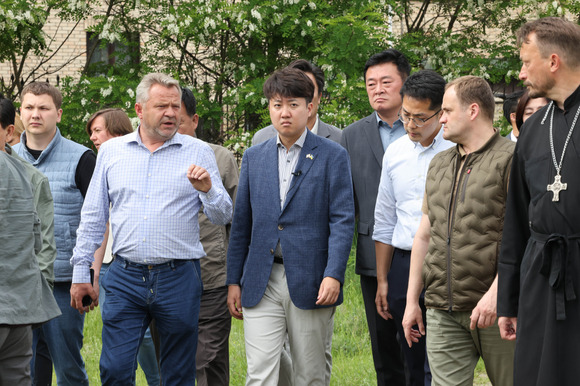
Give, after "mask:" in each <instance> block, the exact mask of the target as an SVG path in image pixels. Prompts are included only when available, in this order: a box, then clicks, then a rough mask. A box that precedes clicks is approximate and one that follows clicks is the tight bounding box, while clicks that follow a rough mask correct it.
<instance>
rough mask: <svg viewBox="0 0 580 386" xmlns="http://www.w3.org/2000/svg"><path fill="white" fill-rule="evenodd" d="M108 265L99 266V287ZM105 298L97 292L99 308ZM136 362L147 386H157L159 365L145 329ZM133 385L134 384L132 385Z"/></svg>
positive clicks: (101, 293)
mask: <svg viewBox="0 0 580 386" xmlns="http://www.w3.org/2000/svg"><path fill="white" fill-rule="evenodd" d="M110 265H111V264H110V263H108V264H103V265H102V266H101V273H100V274H99V287H100V286H101V280H102V277H103V274H104V273H105V272H106V271H107V270H108V269H109V267H110ZM106 299H107V296H106V294H105V291H104V290H101V291H99V306H100V307H101V309H102V308H103V304H105V300H106ZM137 361H138V362H139V365H140V366H141V369H142V370H143V373H144V374H145V378H146V379H147V384H148V385H149V386H158V385H159V381H160V378H159V365H158V363H157V354H156V353H155V345H154V344H153V339H152V338H151V331H150V330H149V329H147V331H145V336H144V337H143V342H141V346H139V354H138V355H137ZM133 384H134V383H133Z"/></svg>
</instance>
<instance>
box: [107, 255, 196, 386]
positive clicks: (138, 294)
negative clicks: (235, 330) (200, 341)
mask: <svg viewBox="0 0 580 386" xmlns="http://www.w3.org/2000/svg"><path fill="white" fill-rule="evenodd" d="M101 283H102V289H101V290H104V291H105V293H106V297H107V300H106V302H105V304H104V307H103V308H102V309H101V313H102V319H103V350H102V353H101V363H100V367H101V381H102V383H103V385H129V384H132V383H134V381H135V370H136V369H137V353H138V350H139V346H140V345H141V341H142V340H143V336H144V335H145V331H146V330H147V327H148V326H149V323H150V322H151V320H152V319H155V323H156V325H157V330H158V332H159V338H160V341H161V354H160V356H161V358H160V359H161V360H160V363H161V376H162V381H163V385H165V386H172V385H191V386H194V385H195V352H196V349H197V323H198V317H199V305H200V299H201V293H202V284H201V276H200V267H199V261H198V260H172V261H170V262H168V263H164V264H158V265H149V266H148V265H143V264H135V263H131V262H129V261H127V260H125V259H123V258H122V257H119V256H117V257H116V258H115V260H114V261H113V263H111V266H110V267H109V269H108V270H107V271H106V272H104V275H103V277H102V281H101Z"/></svg>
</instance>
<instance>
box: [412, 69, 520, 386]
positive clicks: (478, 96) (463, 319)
mask: <svg viewBox="0 0 580 386" xmlns="http://www.w3.org/2000/svg"><path fill="white" fill-rule="evenodd" d="M494 107H495V101H494V97H493V93H492V91H491V88H490V87H489V85H488V84H487V82H486V81H485V80H483V79H481V78H478V77H474V76H466V77H461V78H459V79H456V80H455V81H453V82H451V83H449V84H448V85H447V88H446V92H445V95H444V97H443V104H442V110H443V114H442V116H441V119H440V122H441V123H442V124H444V132H443V138H445V139H448V140H451V141H452V142H455V143H457V146H456V147H452V148H450V149H448V150H446V151H443V152H441V153H439V154H437V155H436V156H435V157H434V158H433V160H432V161H431V164H430V166H429V172H428V174H427V180H426V185H425V199H424V201H423V216H422V218H421V223H420V225H419V229H418V231H417V233H416V234H415V238H414V241H413V247H412V251H411V267H410V274H409V287H408V291H407V306H406V310H405V316H404V318H403V328H404V330H405V338H406V339H407V343H408V344H409V346H410V345H412V344H413V343H414V342H418V340H419V339H422V335H424V334H425V327H424V322H423V317H422V313H421V309H420V308H419V295H420V294H421V291H422V289H423V287H424V288H425V306H426V308H427V325H428V326H429V334H427V338H426V339H427V355H428V358H429V365H430V367H431V373H432V376H433V380H432V384H433V385H472V384H473V371H474V369H475V366H476V364H477V361H478V359H479V358H480V357H482V358H483V360H484V362H485V368H486V370H487V374H488V376H489V378H490V380H491V382H492V383H493V384H494V385H506V386H507V385H511V384H512V382H513V353H514V344H513V342H508V341H504V340H502V339H501V337H500V334H499V329H498V325H497V322H496V316H497V314H496V305H497V258H498V254H499V244H500V243H501V235H502V228H503V218H504V214H505V201H506V196H507V189H508V181H509V170H510V165H511V160H512V156H513V150H514V143H513V142H511V141H510V140H509V139H506V138H503V137H501V136H500V135H499V132H498V131H497V130H495V129H494V128H493V113H494ZM415 325H417V326H418V329H415V328H414V326H415Z"/></svg>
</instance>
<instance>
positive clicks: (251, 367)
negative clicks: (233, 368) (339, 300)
mask: <svg viewBox="0 0 580 386" xmlns="http://www.w3.org/2000/svg"><path fill="white" fill-rule="evenodd" d="M334 311H335V307H329V308H320V309H313V310H302V309H300V308H298V307H296V306H295V305H294V304H293V303H292V300H290V294H289V293H288V285H287V284H286V272H285V270H284V266H283V265H282V264H274V265H273V267H272V273H271V274H270V281H269V282H268V286H267V287H266V292H265V293H264V296H263V297H262V300H261V301H260V303H258V305H256V306H255V307H250V308H245V307H244V308H243V313H244V336H245V341H246V359H247V362H248V373H247V378H246V386H250V385H272V386H273V385H277V384H278V377H279V369H280V357H281V353H282V347H283V345H284V342H285V340H286V336H288V340H289V342H290V347H291V350H290V355H291V358H292V365H293V366H292V370H293V371H292V378H293V382H294V384H295V385H313V386H314V385H315V386H324V385H326V374H325V373H326V371H324V369H326V363H327V360H326V348H327V342H328V336H329V331H328V329H329V328H330V326H332V322H331V319H333V318H334ZM321 369H322V371H321Z"/></svg>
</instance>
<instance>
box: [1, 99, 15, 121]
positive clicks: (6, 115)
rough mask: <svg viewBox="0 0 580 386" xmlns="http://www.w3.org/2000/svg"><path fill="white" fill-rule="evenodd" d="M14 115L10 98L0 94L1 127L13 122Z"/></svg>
mask: <svg viewBox="0 0 580 386" xmlns="http://www.w3.org/2000/svg"><path fill="white" fill-rule="evenodd" d="M15 116H16V109H15V108H14V103H12V101H11V100H10V99H7V98H4V97H1V96H0V125H1V126H2V128H3V129H6V128H8V126H10V125H13V124H14V117H15Z"/></svg>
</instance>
